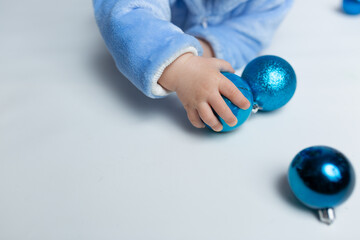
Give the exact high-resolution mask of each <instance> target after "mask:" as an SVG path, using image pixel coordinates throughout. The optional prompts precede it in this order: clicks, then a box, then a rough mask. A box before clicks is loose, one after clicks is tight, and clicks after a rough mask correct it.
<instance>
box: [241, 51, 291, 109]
mask: <svg viewBox="0 0 360 240" xmlns="http://www.w3.org/2000/svg"><path fill="white" fill-rule="evenodd" d="M241 77H242V78H243V79H244V80H245V81H246V82H247V83H248V84H249V86H250V88H251V90H252V93H253V97H254V106H257V107H258V108H259V110H262V111H273V110H275V109H278V108H281V107H282V106H284V105H285V104H286V103H287V102H289V101H290V99H291V98H292V96H293V95H294V93H295V89H296V75H295V72H294V69H293V68H292V67H291V65H290V64H289V63H288V62H287V61H285V60H284V59H282V58H280V57H277V56H270V55H267V56H261V57H258V58H255V59H254V60H252V61H251V62H250V63H249V64H248V65H247V66H246V67H245V69H244V72H243V74H242V76H241Z"/></svg>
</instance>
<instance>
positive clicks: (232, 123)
mask: <svg viewBox="0 0 360 240" xmlns="http://www.w3.org/2000/svg"><path fill="white" fill-rule="evenodd" d="M237 123H238V120H237V118H236V119H235V121H233V122H231V123H230V124H229V126H230V127H233V126H235V125H236V124H237Z"/></svg>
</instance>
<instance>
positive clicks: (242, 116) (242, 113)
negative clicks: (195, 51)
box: [206, 72, 253, 132]
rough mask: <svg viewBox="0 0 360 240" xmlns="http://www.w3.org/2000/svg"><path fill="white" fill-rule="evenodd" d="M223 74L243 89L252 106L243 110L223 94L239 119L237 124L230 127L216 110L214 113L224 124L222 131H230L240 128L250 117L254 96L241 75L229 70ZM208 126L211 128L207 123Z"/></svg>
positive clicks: (242, 91)
mask: <svg viewBox="0 0 360 240" xmlns="http://www.w3.org/2000/svg"><path fill="white" fill-rule="evenodd" d="M222 74H223V75H224V76H225V77H227V78H228V79H229V80H230V81H232V82H233V83H234V84H235V86H236V87H237V88H238V89H239V90H240V91H241V93H242V94H243V95H244V96H245V97H246V98H247V99H248V100H249V102H250V107H249V108H248V109H246V110H243V109H241V108H238V107H237V106H236V105H235V104H233V103H232V102H231V101H230V100H229V99H227V98H226V97H224V96H223V98H224V100H225V103H226V104H227V105H228V107H229V108H230V110H231V111H232V113H233V114H234V115H235V117H236V118H237V121H238V122H237V124H236V125H235V126H233V127H230V126H229V125H227V123H226V122H225V121H224V120H223V119H222V118H221V117H219V115H217V113H216V112H214V113H215V115H216V116H217V118H218V119H219V121H220V122H221V124H222V125H223V129H222V130H221V132H229V131H232V130H234V129H236V128H238V127H239V126H240V125H241V124H243V123H244V122H245V121H246V120H247V119H248V117H249V116H250V114H251V111H252V107H253V96H252V93H251V89H250V87H249V85H248V84H247V83H246V82H245V81H244V80H243V79H242V78H241V77H239V76H238V75H236V74H233V73H228V72H222ZM206 126H207V127H208V128H210V127H209V126H208V125H206ZM210 129H211V128H210Z"/></svg>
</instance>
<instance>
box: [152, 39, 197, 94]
mask: <svg viewBox="0 0 360 240" xmlns="http://www.w3.org/2000/svg"><path fill="white" fill-rule="evenodd" d="M188 52H190V53H193V54H194V55H195V56H198V51H197V50H196V48H195V47H192V46H190V47H186V48H184V49H181V50H180V51H178V52H176V53H175V54H174V55H173V56H171V57H170V58H169V59H168V60H166V61H165V62H164V63H163V64H162V65H161V66H160V67H159V69H158V70H157V71H156V73H155V75H154V76H153V79H152V80H151V93H152V94H153V95H155V96H157V97H163V96H166V95H169V94H170V93H171V91H169V90H166V89H165V88H163V87H162V86H160V85H159V84H158V80H159V78H160V77H161V75H162V73H163V72H164V70H165V68H166V67H167V66H169V65H170V64H171V63H172V62H174V61H175V59H177V58H178V57H180V56H181V55H183V54H184V53H188Z"/></svg>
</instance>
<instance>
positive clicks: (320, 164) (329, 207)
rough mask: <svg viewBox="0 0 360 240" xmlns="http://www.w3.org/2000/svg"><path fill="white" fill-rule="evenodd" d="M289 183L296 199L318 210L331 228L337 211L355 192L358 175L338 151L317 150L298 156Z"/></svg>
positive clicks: (323, 147)
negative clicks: (335, 208) (336, 208)
mask: <svg viewBox="0 0 360 240" xmlns="http://www.w3.org/2000/svg"><path fill="white" fill-rule="evenodd" d="M288 181H289V185H290V188H291V190H292V191H293V193H294V195H295V196H296V197H297V198H298V199H299V200H300V201H301V202H302V203H303V204H305V205H306V206H308V207H310V208H313V209H317V210H318V211H319V216H320V220H321V221H322V222H325V223H327V224H331V223H332V222H333V221H334V219H335V212H334V209H333V208H334V207H336V206H337V205H339V204H341V203H343V202H344V201H345V200H346V199H348V197H349V196H350V195H351V193H352V191H353V189H354V186H355V172H354V169H353V167H352V166H351V163H350V162H349V160H348V159H347V158H346V157H345V156H344V155H343V154H342V153H341V152H339V151H338V150H336V149H333V148H330V147H325V146H314V147H309V148H306V149H304V150H302V151H301V152H300V153H298V154H297V155H296V156H295V158H294V159H293V161H292V163H291V165H290V167H289V171H288Z"/></svg>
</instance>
